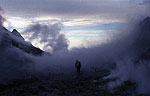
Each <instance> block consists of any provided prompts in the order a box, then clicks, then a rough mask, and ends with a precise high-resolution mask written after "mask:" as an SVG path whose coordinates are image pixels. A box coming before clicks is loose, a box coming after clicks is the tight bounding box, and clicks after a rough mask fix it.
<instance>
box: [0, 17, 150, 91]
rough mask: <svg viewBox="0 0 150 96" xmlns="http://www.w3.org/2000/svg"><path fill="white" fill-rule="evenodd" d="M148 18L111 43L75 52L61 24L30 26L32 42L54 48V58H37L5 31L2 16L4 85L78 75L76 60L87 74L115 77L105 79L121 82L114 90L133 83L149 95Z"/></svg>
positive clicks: (114, 84)
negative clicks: (102, 72) (36, 78)
mask: <svg viewBox="0 0 150 96" xmlns="http://www.w3.org/2000/svg"><path fill="white" fill-rule="evenodd" d="M146 17H147V16H146ZM144 18H145V17H144ZM144 18H137V19H135V20H133V21H130V22H128V26H127V27H126V28H124V29H122V30H121V31H120V34H118V35H117V36H114V37H113V38H112V39H111V41H109V42H106V43H104V44H101V45H97V46H95V47H91V48H73V49H71V50H68V42H67V38H66V37H65V35H63V34H61V33H60V31H61V26H62V25H61V24H49V25H47V24H44V25H42V24H40V23H36V24H34V25H29V27H28V28H27V29H26V30H25V33H27V34H28V33H30V34H32V35H31V37H30V38H29V41H32V40H34V39H36V38H38V39H40V42H39V43H45V46H44V47H45V48H46V47H50V48H52V51H51V53H50V54H48V53H43V54H42V55H41V56H40V55H39V56H35V55H33V54H31V53H27V52H25V51H23V49H21V48H20V47H18V46H19V45H20V44H21V45H23V46H31V44H30V43H29V42H26V41H22V40H20V39H19V38H18V37H17V36H15V35H13V34H12V33H11V32H9V31H7V30H6V29H4V28H3V17H2V15H0V21H1V23H0V53H1V54H0V70H1V72H0V76H1V78H0V82H1V83H6V82H10V81H12V80H15V79H26V78H31V77H38V76H39V77H40V76H41V75H45V76H49V74H60V73H61V74H64V75H68V74H69V75H70V74H74V73H75V68H74V63H75V60H79V61H80V62H81V64H82V69H81V70H82V73H83V74H85V73H86V74H92V75H94V70H93V68H98V69H107V70H109V71H110V72H111V73H110V75H109V76H107V77H105V79H107V78H117V79H116V81H114V82H110V83H109V87H110V88H114V87H117V86H119V85H121V84H122V83H123V82H124V81H127V80H131V81H132V82H135V83H136V84H137V92H140V93H148V92H150V86H149V85H150V72H149V69H150V65H149V63H150V62H149V47H150V39H149V35H150V27H149V26H150V18H146V19H144ZM12 41H13V42H12ZM14 42H15V44H14ZM25 48H26V47H25ZM112 66H116V67H115V68H112ZM99 74H101V73H99Z"/></svg>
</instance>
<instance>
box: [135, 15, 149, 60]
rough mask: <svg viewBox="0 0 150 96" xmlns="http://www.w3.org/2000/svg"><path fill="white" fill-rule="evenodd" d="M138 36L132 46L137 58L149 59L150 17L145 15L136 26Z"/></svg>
mask: <svg viewBox="0 0 150 96" xmlns="http://www.w3.org/2000/svg"><path fill="white" fill-rule="evenodd" d="M138 31H139V36H138V38H137V40H136V41H135V42H134V44H133V45H132V47H133V48H134V50H135V51H136V53H137V55H138V57H139V59H150V17H146V18H145V19H144V20H143V21H142V22H140V24H139V26H138Z"/></svg>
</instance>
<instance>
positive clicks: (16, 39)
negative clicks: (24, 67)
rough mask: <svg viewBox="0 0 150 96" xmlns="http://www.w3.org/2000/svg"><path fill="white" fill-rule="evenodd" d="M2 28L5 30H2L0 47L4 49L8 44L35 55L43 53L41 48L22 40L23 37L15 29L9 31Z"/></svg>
mask: <svg viewBox="0 0 150 96" xmlns="http://www.w3.org/2000/svg"><path fill="white" fill-rule="evenodd" d="M4 30H5V31H6V32H3V34H2V35H3V36H2V38H1V41H0V48H2V49H4V48H7V47H9V46H13V47H16V48H19V49H20V50H22V51H24V52H26V53H29V54H32V55H35V56H37V55H42V53H44V51H42V50H41V49H39V48H36V47H34V46H33V45H32V44H29V43H27V42H26V41H24V38H23V37H22V36H21V35H20V33H19V32H18V31H17V30H16V29H14V30H13V31H12V32H9V31H8V30H6V29H4ZM4 30H3V31H4Z"/></svg>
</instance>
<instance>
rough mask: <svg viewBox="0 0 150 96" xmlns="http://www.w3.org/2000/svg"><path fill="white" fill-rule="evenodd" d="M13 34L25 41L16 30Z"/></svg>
mask: <svg viewBox="0 0 150 96" xmlns="http://www.w3.org/2000/svg"><path fill="white" fill-rule="evenodd" d="M12 33H13V34H14V35H15V36H17V37H18V38H20V39H22V40H24V38H23V37H22V36H21V35H20V33H19V32H18V31H17V30H16V29H13V31H12Z"/></svg>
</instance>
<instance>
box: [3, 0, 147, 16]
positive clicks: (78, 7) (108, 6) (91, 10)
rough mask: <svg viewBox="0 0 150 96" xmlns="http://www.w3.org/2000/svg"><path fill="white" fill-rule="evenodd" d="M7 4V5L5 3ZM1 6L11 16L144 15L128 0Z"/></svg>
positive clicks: (27, 1)
mask: <svg viewBox="0 0 150 96" xmlns="http://www.w3.org/2000/svg"><path fill="white" fill-rule="evenodd" d="M6 2H7V3H6ZM1 5H2V6H3V7H4V9H5V10H7V13H8V14H9V15H11V16H20V17H42V16H52V17H59V18H65V19H66V18H89V17H90V18H105V19H124V17H126V16H127V15H129V14H130V15H136V14H139V12H140V13H141V14H142V12H143V13H144V10H145V9H144V8H143V6H140V5H136V4H134V3H131V2H130V1H129V0H105V1H104V0H82V1H80V0H13V1H12V0H5V1H1Z"/></svg>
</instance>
